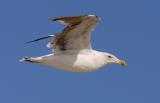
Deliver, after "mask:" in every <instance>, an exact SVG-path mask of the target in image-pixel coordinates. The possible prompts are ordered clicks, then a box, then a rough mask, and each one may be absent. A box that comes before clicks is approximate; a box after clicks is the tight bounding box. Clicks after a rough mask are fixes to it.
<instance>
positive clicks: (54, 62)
mask: <svg viewBox="0 0 160 103" xmlns="http://www.w3.org/2000/svg"><path fill="white" fill-rule="evenodd" d="M51 20H52V21H57V22H60V23H62V24H64V25H65V28H64V30H63V31H62V32H61V33H59V34H56V35H48V36H45V37H42V38H39V39H36V40H33V41H30V42H35V41H38V40H42V39H45V38H49V37H53V38H54V39H53V41H51V42H49V43H48V44H47V47H49V48H54V51H53V52H52V53H50V54H47V55H44V56H39V57H24V58H22V59H21V60H20V61H23V62H31V63H35V64H44V65H47V66H51V67H55V68H58V69H61V70H66V71H71V72H91V71H95V70H97V69H99V68H101V67H104V66H105V65H109V64H113V63H114V64H120V65H122V66H126V65H127V64H126V63H125V62H124V61H123V60H120V59H118V58H117V57H116V56H114V55H113V54H110V53H107V52H100V51H96V50H93V49H92V47H91V43H90V35H91V32H92V31H93V28H94V27H95V26H96V25H97V23H99V22H100V18H99V17H98V16H95V15H82V16H67V17H59V18H53V19H51ZM30 42H29V43H30Z"/></svg>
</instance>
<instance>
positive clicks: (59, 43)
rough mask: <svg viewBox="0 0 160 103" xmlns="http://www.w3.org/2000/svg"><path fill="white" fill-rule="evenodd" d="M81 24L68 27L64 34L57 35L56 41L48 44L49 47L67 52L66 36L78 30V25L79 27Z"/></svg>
mask: <svg viewBox="0 0 160 103" xmlns="http://www.w3.org/2000/svg"><path fill="white" fill-rule="evenodd" d="M79 24H80V23H77V24H72V25H68V26H67V27H65V28H64V30H63V31H62V33H59V34H57V35H55V39H54V40H53V41H52V42H50V43H49V44H48V47H50V48H51V47H56V46H59V47H60V49H61V50H65V44H66V41H65V37H66V34H67V33H68V32H70V31H71V30H72V29H74V28H76V25H79Z"/></svg>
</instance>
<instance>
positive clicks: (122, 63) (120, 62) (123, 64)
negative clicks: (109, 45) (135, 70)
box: [116, 60, 127, 66]
mask: <svg viewBox="0 0 160 103" xmlns="http://www.w3.org/2000/svg"><path fill="white" fill-rule="evenodd" d="M116 64H119V65H122V66H127V63H126V62H125V61H123V60H118V61H116Z"/></svg>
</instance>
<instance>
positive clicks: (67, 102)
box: [0, 0, 160, 103]
mask: <svg viewBox="0 0 160 103" xmlns="http://www.w3.org/2000/svg"><path fill="white" fill-rule="evenodd" d="M159 4H160V2H159V1H158V0H92V1H91V0H89V1H85V0H81V1H80V0H79V1H78V0H77V1H75V0H0V35H1V38H0V47H1V50H0V57H1V60H0V61H1V63H0V103H160V98H159V96H160V80H159V79H160V66H159V64H160V63H159V62H160V61H159V58H160V55H159V53H160V47H159V44H160V12H159V10H160V6H159ZM82 14H95V15H98V16H100V17H101V19H102V21H101V23H100V24H98V25H97V27H96V29H95V31H94V32H93V35H92V47H93V48H95V49H97V50H100V51H108V52H111V53H113V54H115V55H116V56H118V57H119V58H121V59H124V60H126V61H127V63H128V67H127V68H124V67H121V66H119V65H110V66H108V67H104V68H103V69H100V70H98V71H96V72H92V73H85V74H81V73H70V72H64V71H61V70H57V69H55V68H50V67H47V66H42V65H33V64H29V63H20V62H19V61H18V60H19V59H20V58H22V57H23V56H39V55H43V54H47V53H50V51H51V50H50V49H47V48H46V47H45V45H46V44H47V42H48V40H47V41H41V42H37V43H35V44H30V45H25V44H24V43H25V42H26V41H30V40H32V39H35V38H37V37H41V36H44V35H46V34H52V33H53V34H54V33H57V32H60V31H61V30H62V28H63V26H62V25H60V24H58V23H54V22H51V21H49V20H48V18H50V17H57V16H58V17H59V16H70V15H82Z"/></svg>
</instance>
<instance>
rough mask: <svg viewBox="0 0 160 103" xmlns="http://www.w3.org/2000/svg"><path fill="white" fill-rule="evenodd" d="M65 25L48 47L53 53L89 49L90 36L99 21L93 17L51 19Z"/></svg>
mask: <svg viewBox="0 0 160 103" xmlns="http://www.w3.org/2000/svg"><path fill="white" fill-rule="evenodd" d="M52 20H53V21H58V22H60V23H63V24H65V25H66V27H65V28H64V30H63V31H62V32H61V33H59V34H58V35H56V36H55V39H54V40H53V41H52V42H50V43H49V44H48V47H55V49H54V51H55V52H59V51H65V50H82V49H91V44H90V34H91V31H92V29H93V28H94V27H95V25H96V24H97V23H98V22H99V21H100V19H99V18H98V17H97V16H95V15H84V16H70V17H60V18H55V19H52Z"/></svg>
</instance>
